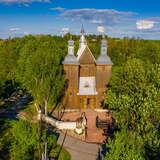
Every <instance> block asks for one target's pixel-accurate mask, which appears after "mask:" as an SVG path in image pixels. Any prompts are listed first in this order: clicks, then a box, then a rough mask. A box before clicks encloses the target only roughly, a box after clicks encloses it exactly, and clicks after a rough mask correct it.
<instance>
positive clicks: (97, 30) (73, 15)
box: [0, 0, 160, 39]
mask: <svg viewBox="0 0 160 160" xmlns="http://www.w3.org/2000/svg"><path fill="white" fill-rule="evenodd" d="M82 24H83V26H84V28H85V32H86V34H102V32H105V34H107V35H109V36H111V37H120V38H122V37H135V38H137V37H139V38H144V39H160V0H0V38H8V37H14V36H24V35H28V34H51V35H61V34H65V33H67V32H70V33H73V34H79V33H80V29H81V26H82ZM103 34H104V33H103Z"/></svg>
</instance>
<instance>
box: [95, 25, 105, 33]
mask: <svg viewBox="0 0 160 160" xmlns="http://www.w3.org/2000/svg"><path fill="white" fill-rule="evenodd" d="M97 31H98V32H100V33H105V27H104V26H98V27H97Z"/></svg>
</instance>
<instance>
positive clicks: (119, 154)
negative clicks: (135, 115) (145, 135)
mask: <svg viewBox="0 0 160 160" xmlns="http://www.w3.org/2000/svg"><path fill="white" fill-rule="evenodd" d="M108 143H109V145H108V146H107V147H108V150H109V154H107V155H106V157H105V160H110V159H112V160H144V159H145V158H144V146H143V140H142V138H141V137H140V136H137V135H136V133H134V132H128V131H127V130H126V129H124V130H122V131H120V132H117V133H116V134H115V138H114V139H113V140H111V139H110V140H109V141H108Z"/></svg>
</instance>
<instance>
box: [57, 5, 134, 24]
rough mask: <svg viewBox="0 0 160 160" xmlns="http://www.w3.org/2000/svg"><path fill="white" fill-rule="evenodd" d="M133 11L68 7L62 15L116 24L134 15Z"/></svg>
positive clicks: (73, 18)
mask: <svg viewBox="0 0 160 160" xmlns="http://www.w3.org/2000/svg"><path fill="white" fill-rule="evenodd" d="M134 14H135V13H133V12H122V11H117V10H114V9H94V8H82V9H66V10H64V11H63V12H62V13H61V14H60V16H62V17H65V18H69V19H71V20H74V21H75V20H78V21H88V22H90V23H94V24H107V25H114V24H117V23H120V22H122V21H125V20H126V18H128V17H130V16H132V15H134Z"/></svg>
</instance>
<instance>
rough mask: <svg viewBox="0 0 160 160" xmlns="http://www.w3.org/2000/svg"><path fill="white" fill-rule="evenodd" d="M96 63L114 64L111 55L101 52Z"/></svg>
mask: <svg viewBox="0 0 160 160" xmlns="http://www.w3.org/2000/svg"><path fill="white" fill-rule="evenodd" d="M96 63H97V64H107V65H112V64H113V63H112V61H111V59H110V57H109V56H108V55H107V54H100V55H99V57H98V59H97V61H96Z"/></svg>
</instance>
